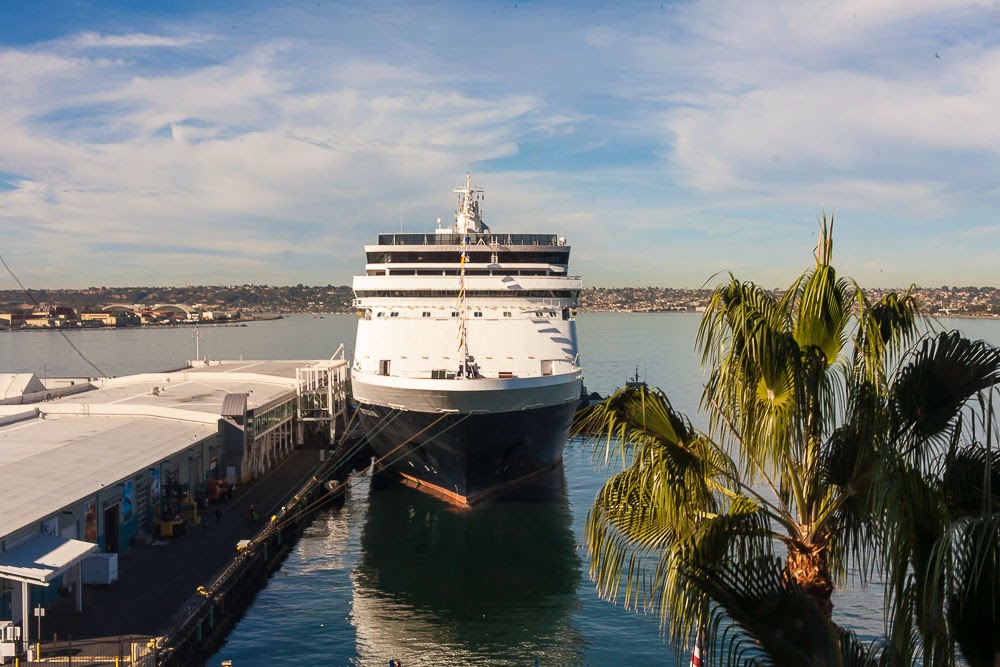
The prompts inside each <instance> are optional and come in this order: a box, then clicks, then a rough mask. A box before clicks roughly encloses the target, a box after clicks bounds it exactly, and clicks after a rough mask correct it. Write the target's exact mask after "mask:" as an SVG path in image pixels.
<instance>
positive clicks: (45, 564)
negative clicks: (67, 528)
mask: <svg viewBox="0 0 1000 667" xmlns="http://www.w3.org/2000/svg"><path fill="white" fill-rule="evenodd" d="M94 551H97V545H96V544H91V543H90V542H81V541H80V540H71V539H69V538H68V537H58V536H56V535H37V536H35V537H33V538H31V539H30V540H28V541H27V542H25V543H24V544H19V545H17V546H16V547H14V548H13V549H11V550H10V551H5V552H3V553H2V554H0V578H2V579H13V580H14V581H26V582H28V583H29V584H35V585H38V586H48V585H49V582H50V581H51V580H52V578H53V577H57V576H59V575H60V574H62V573H63V572H65V571H66V570H67V569H69V568H70V567H72V566H73V565H75V564H76V563H77V562H78V561H80V560H81V559H83V558H84V557H85V556H87V555H89V554H91V553H93V552H94Z"/></svg>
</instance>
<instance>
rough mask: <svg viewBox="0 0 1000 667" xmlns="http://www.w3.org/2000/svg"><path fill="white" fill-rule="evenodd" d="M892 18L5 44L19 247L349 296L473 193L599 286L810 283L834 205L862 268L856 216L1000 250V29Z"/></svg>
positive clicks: (62, 276)
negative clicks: (738, 275) (474, 183)
mask: <svg viewBox="0 0 1000 667" xmlns="http://www.w3.org/2000/svg"><path fill="white" fill-rule="evenodd" d="M869 5H870V3H861V2H854V3H850V4H846V5H845V4H841V5H829V4H828V3H819V2H809V3H797V2H796V3H793V2H780V3H766V4H761V3H755V4H753V5H747V4H745V3H738V2H728V3H723V4H719V3H712V4H703V3H697V2H696V3H685V4H678V5H671V4H669V3H668V4H667V7H666V8H665V9H664V10H660V11H656V10H655V9H654V10H651V11H650V10H647V9H646V8H644V7H643V8H637V7H624V8H614V9H613V8H610V7H609V8H602V9H600V11H599V12H596V13H585V12H579V11H575V10H572V9H566V8H554V7H532V8H530V9H528V8H525V11H523V12H519V13H517V14H515V13H513V12H511V13H508V14H504V15H503V16H499V17H498V16H495V15H493V14H489V12H488V11H485V12H484V11H483V10H482V8H479V9H478V10H476V11H481V12H483V15H482V16H476V17H475V18H476V19H477V21H478V22H479V23H482V24H483V25H485V26H488V27H489V30H483V31H479V32H473V33H470V32H469V31H466V30H463V27H464V26H465V23H463V22H461V21H459V20H457V19H456V18H455V17H454V16H452V15H451V13H450V12H449V10H448V8H447V7H435V6H419V7H406V8H401V7H398V6H389V5H387V6H386V7H375V8H365V9H347V8H343V7H335V8H333V9H332V10H330V11H332V12H333V13H332V14H329V15H327V14H323V13H322V12H324V11H325V9H324V8H323V7H320V8H317V9H315V13H312V14H307V13H306V12H307V10H306V9H305V8H300V9H299V10H284V9H273V10H272V9H268V10H266V12H264V13H261V12H259V11H257V10H254V11H247V12H246V13H245V14H244V15H241V16H240V21H239V30H236V29H232V28H231V26H230V23H233V21H232V20H231V19H230V17H227V16H224V15H211V14H204V13H203V14H199V15H198V16H190V17H184V16H181V17H179V18H178V17H176V16H175V17H172V18H171V22H170V23H169V24H166V23H165V24H164V25H152V24H150V25H141V24H136V25H134V26H128V25H125V26H124V27H122V26H118V28H119V29H118V30H110V29H108V30H104V31H87V32H80V31H75V32H73V33H72V34H71V35H70V36H68V37H66V38H63V39H61V40H55V41H51V42H44V43H39V44H34V45H29V46H25V47H18V48H13V47H6V48H3V49H0V97H2V99H4V105H3V106H2V107H0V226H2V227H3V230H4V233H5V238H9V239H11V243H13V244H14V245H12V246H11V248H12V250H14V251H15V252H17V253H19V254H20V255H21V257H23V258H24V260H25V261H24V264H25V265H26V266H29V267H34V266H50V267H53V269H52V270H51V271H49V272H48V273H45V274H44V275H43V274H39V275H38V276H37V278H38V280H44V281H46V282H47V283H48V284H49V285H66V286H68V285H75V284H79V283H80V282H81V281H82V282H104V283H108V282H113V281H112V280H111V278H107V279H104V278H100V277H99V276H101V275H115V276H120V281H121V282H141V281H142V280H143V279H144V276H145V275H149V276H150V277H151V278H153V279H155V280H156V281H157V282H176V281H177V280H178V279H179V278H184V281H188V282H210V281H211V280H212V276H218V277H219V280H221V281H223V282H231V281H236V282H240V281H243V280H251V279H252V280H255V281H258V282H281V281H282V277H283V276H287V279H286V280H287V281H290V282H292V283H297V282H329V281H334V282H345V281H347V280H348V279H349V276H350V274H351V273H353V272H354V271H356V270H357V269H358V268H359V266H360V263H361V259H360V246H361V244H363V243H364V242H365V241H368V240H370V239H371V237H372V235H373V234H374V233H375V232H376V231H379V230H380V229H386V228H394V227H395V226H396V225H397V224H398V221H399V218H400V216H403V217H404V224H405V225H407V227H408V228H410V226H412V227H413V228H416V229H421V228H428V229H429V228H430V227H431V226H433V221H434V219H435V218H436V217H439V216H441V217H445V216H447V214H448V213H449V211H450V207H451V205H452V199H451V193H450V189H451V186H452V185H454V184H455V183H457V182H458V181H460V180H461V176H462V174H463V173H464V172H465V171H466V170H470V169H471V170H472V171H473V172H474V173H475V175H476V176H477V180H479V181H480V182H483V183H484V185H486V186H487V190H488V198H489V200H488V208H487V214H488V216H490V219H491V220H492V221H493V222H494V224H495V225H496V226H497V227H502V228H505V229H510V228H514V227H516V226H521V227H525V228H529V229H535V228H537V229H539V230H541V229H550V228H552V227H551V226H556V227H559V229H558V230H557V231H558V232H560V233H563V232H565V234H566V235H567V236H569V237H570V240H571V243H573V244H574V246H575V247H576V250H574V252H575V253H577V258H578V262H579V265H580V267H581V268H584V267H585V268H586V269H588V271H589V272H590V275H589V276H588V284H605V283H610V282H617V284H624V283H627V282H632V281H634V282H637V283H642V284H651V283H657V282H665V281H669V282H672V283H674V284H681V285H688V286H693V285H698V284H701V282H702V281H703V280H704V278H705V277H707V276H708V275H710V274H711V273H714V272H715V271H716V270H718V269H722V268H746V269H748V270H750V269H752V268H753V267H754V266H756V267H757V270H758V271H759V275H761V276H765V277H766V278H767V279H775V280H777V279H778V278H780V277H783V276H790V275H794V274H795V273H797V272H798V270H799V269H801V268H802V263H801V262H800V261H797V260H796V261H792V260H789V259H788V258H789V257H794V258H799V257H800V256H801V257H805V258H806V259H808V251H809V250H811V247H807V248H805V249H804V250H802V248H800V247H799V246H800V245H802V243H803V240H805V241H806V245H809V241H808V239H809V235H810V234H812V233H814V227H815V224H814V218H815V216H816V215H817V214H818V212H819V211H820V210H821V209H823V208H824V207H825V208H826V209H827V210H828V211H829V210H831V209H835V210H836V211H837V214H838V219H841V220H842V221H843V223H842V224H843V226H842V227H839V229H840V230H841V232H840V233H843V234H844V235H845V238H844V241H845V243H844V244H843V247H858V248H863V247H864V244H863V243H861V242H860V238H861V237H862V236H863V234H864V231H863V228H860V227H855V228H853V230H852V220H866V221H869V220H876V221H879V224H882V225H884V226H885V227H886V229H889V228H891V227H892V226H893V225H894V224H897V222H898V221H901V220H905V219H917V220H918V221H919V224H921V225H924V228H925V229H934V228H935V226H938V227H940V226H942V225H944V224H945V222H946V221H948V222H950V221H954V220H955V219H963V220H964V219H967V220H968V225H967V226H968V227H970V229H974V228H983V229H989V228H990V224H989V222H988V221H987V219H988V218H989V216H990V215H992V214H994V213H995V211H996V209H997V206H998V204H1000V197H998V195H1000V191H998V189H997V186H996V185H995V183H993V182H991V180H990V179H991V176H990V174H992V173H996V170H997V169H998V168H1000V126H998V125H997V124H996V123H995V122H994V121H993V115H994V114H993V110H994V109H996V108H998V106H1000V105H998V103H1000V83H998V82H1000V48H997V46H996V44H997V41H998V40H997V39H996V35H995V34H994V33H995V28H993V27H991V26H992V24H991V23H990V22H989V21H988V18H989V17H990V15H991V12H992V10H991V9H990V7H989V6H983V5H977V4H974V3H959V2H930V1H929V0H928V1H921V2H917V3H913V2H903V1H902V0H899V1H894V2H881V3H877V4H876V5H871V6H869ZM309 11H310V12H311V11H313V10H312V9H310V10H309ZM91 27H94V26H88V28H91ZM974 28H975V29H974ZM150 49H160V50H157V51H154V52H151V51H150ZM935 54H936V55H937V57H935ZM483 172H485V173H483ZM970 202H974V204H971V203H970ZM844 214H846V215H844ZM842 215H844V217H841V216H842ZM865 224H866V225H867V223H865ZM868 226H869V227H870V225H868ZM609 230H610V231H613V233H612V234H609ZM8 232H10V233H11V234H13V235H12V236H7V233H8ZM886 233H888V232H886ZM851 235H856V237H857V239H858V240H857V241H855V238H852V237H851ZM616 243H617V244H618V245H616ZM636 247H642V248H643V253H644V254H643V255H642V256H641V257H638V258H635V260H634V261H632V262H630V263H629V264H628V265H627V268H622V266H623V265H619V264H616V262H617V260H618V259H619V258H622V257H626V256H628V255H629V254H634V248H636ZM192 248H194V249H192ZM799 250H802V252H798V251H799ZM858 252H861V251H858ZM53 253H59V254H62V255H63V256H66V257H74V258H77V259H78V262H74V263H73V264H70V263H67V264H66V266H65V268H64V269H63V270H62V272H61V273H60V271H59V269H58V266H57V265H54V264H53V263H52V262H51V261H48V260H47V259H46V258H47V257H48V256H50V255H51V254H53ZM205 253H218V254H217V255H215V254H213V255H211V256H212V257H213V258H215V259H213V260H212V261H211V262H206V261H205V256H206V255H205ZM927 254H929V251H928V250H926V249H923V248H920V247H917V246H914V247H913V248H912V249H910V250H909V251H908V252H907V253H900V254H899V256H898V257H896V258H894V259H893V261H894V262H896V264H897V265H898V266H899V272H900V273H903V271H904V270H905V269H906V268H907V266H909V267H910V268H912V267H914V266H920V265H922V264H923V263H924V262H925V260H926V256H927ZM304 255H308V256H309V260H308V261H305V260H302V261H295V262H293V263H286V264H282V263H276V262H275V257H285V258H287V257H292V256H295V257H301V256H304ZM324 255H325V256H326V258H325V259H324ZM647 255H648V256H647ZM340 258H345V259H343V260H342V259H340ZM869 259H870V258H867V257H866V258H864V260H865V261H861V260H859V261H858V262H857V266H858V267H860V268H861V270H863V271H869V270H871V269H870V268H865V267H871V266H876V265H877V264H878V263H877V262H873V261H869ZM984 265H985V260H983V261H969V262H967V263H965V264H964V265H963V266H962V267H958V268H956V271H959V270H969V271H971V270H973V268H972V267H977V266H984ZM80 267H84V268H83V269H82V270H83V271H84V274H83V275H81V268H80ZM29 270H30V269H29ZM137 270H139V271H140V275H138V277H134V278H130V276H134V275H135V271H137ZM626 270H627V271H628V272H629V273H627V274H624V275H625V277H622V278H617V277H615V276H617V275H618V274H620V273H621V272H622V271H626ZM879 270H880V271H881V267H880V269H879ZM974 270H979V269H978V268H976V269H974ZM192 272H201V273H200V275H201V277H194V276H193V275H192ZM616 272H618V273H616ZM22 273H24V271H22ZM234 274H236V275H234ZM86 275H93V276H94V277H93V278H85V277H84V276H86ZM628 276H631V277H628ZM657 276H660V278H658V277H657ZM859 278H863V276H859ZM915 278H917V276H914V279H915ZM956 280H957V278H956ZM778 282H779V283H783V282H785V280H784V279H782V280H779V281H778ZM973 282H974V281H973Z"/></svg>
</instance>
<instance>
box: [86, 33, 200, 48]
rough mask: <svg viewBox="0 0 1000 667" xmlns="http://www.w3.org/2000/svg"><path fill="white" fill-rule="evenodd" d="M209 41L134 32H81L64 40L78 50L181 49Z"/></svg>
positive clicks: (198, 38)
mask: <svg viewBox="0 0 1000 667" xmlns="http://www.w3.org/2000/svg"><path fill="white" fill-rule="evenodd" d="M211 39H212V37H210V36H207V35H202V36H185V37H167V36H165V35H149V34H146V33H142V32H134V33H129V34H126V35H104V34H101V33H98V32H82V33H80V34H78V35H74V36H73V37H71V38H69V39H68V40H66V43H67V44H70V45H73V46H77V47H80V48H102V47H109V48H122V49H143V48H181V47H184V46H188V45H190V44H200V43H203V42H207V41H209V40H211Z"/></svg>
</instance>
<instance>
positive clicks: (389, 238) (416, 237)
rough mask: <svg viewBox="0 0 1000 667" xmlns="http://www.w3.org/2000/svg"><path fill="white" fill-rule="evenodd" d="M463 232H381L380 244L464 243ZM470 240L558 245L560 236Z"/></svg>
mask: <svg viewBox="0 0 1000 667" xmlns="http://www.w3.org/2000/svg"><path fill="white" fill-rule="evenodd" d="M462 236H463V235H462V234H437V233H434V234H420V233H416V234H414V233H391V234H379V235H378V245H454V246H458V245H462ZM466 236H468V238H469V242H470V243H471V244H474V245H488V246H497V247H502V246H519V245H532V246H558V245H560V243H559V236H558V235H556V234H493V233H485V234H477V233H475V232H470V233H469V234H467V235H466Z"/></svg>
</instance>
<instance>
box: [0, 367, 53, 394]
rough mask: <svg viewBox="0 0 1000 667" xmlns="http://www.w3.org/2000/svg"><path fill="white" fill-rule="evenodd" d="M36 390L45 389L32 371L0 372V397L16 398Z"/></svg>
mask: <svg viewBox="0 0 1000 667" xmlns="http://www.w3.org/2000/svg"><path fill="white" fill-rule="evenodd" d="M36 391H45V385H43V384H42V381H41V380H39V379H38V376H37V375H35V374H34V373H0V399H4V398H17V397H18V396H24V395H25V394H30V393H33V392H36Z"/></svg>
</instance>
